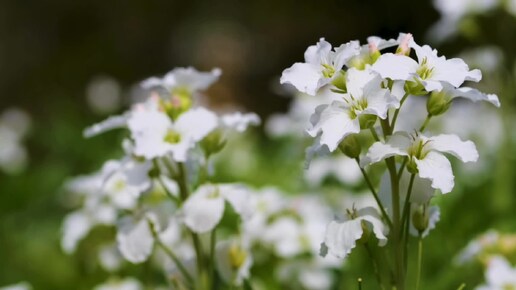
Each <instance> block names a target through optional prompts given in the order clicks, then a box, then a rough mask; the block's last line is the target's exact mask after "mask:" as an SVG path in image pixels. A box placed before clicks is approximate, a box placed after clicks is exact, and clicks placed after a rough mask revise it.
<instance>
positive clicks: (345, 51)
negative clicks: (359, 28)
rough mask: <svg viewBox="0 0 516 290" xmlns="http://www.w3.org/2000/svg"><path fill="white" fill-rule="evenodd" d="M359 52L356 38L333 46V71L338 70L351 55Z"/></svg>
mask: <svg viewBox="0 0 516 290" xmlns="http://www.w3.org/2000/svg"><path fill="white" fill-rule="evenodd" d="M359 53H360V43H359V42H358V41H357V40H353V41H350V42H348V43H345V44H342V45H341V46H339V47H336V48H335V54H334V58H335V59H334V60H333V62H334V67H335V71H340V70H341V69H342V67H343V66H344V64H345V63H346V62H348V61H349V60H350V59H351V58H352V57H354V56H356V55H358V54H359Z"/></svg>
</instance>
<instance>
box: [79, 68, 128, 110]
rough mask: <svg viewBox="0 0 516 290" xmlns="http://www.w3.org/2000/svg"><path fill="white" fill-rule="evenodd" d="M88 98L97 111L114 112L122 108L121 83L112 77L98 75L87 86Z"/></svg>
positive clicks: (90, 104) (93, 108)
mask: <svg viewBox="0 0 516 290" xmlns="http://www.w3.org/2000/svg"><path fill="white" fill-rule="evenodd" d="M86 100H87V101H88V105H89V106H90V108H91V109H92V110H93V111H94V112H96V113H99V114H109V113H113V112H115V111H116V110H118V109H119V108H120V105H121V102H122V100H121V88H120V85H119V84H118V82H117V81H116V80H115V79H113V78H112V77H109V76H97V77H95V78H93V79H92V80H91V81H90V83H89V84H88V86H87V88H86Z"/></svg>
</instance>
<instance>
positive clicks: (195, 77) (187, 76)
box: [170, 67, 222, 92]
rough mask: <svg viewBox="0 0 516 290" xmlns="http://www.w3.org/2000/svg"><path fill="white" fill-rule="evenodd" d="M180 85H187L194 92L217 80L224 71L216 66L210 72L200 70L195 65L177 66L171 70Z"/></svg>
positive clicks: (177, 84) (176, 82)
mask: <svg viewBox="0 0 516 290" xmlns="http://www.w3.org/2000/svg"><path fill="white" fill-rule="evenodd" d="M170 73H171V74H172V75H173V77H174V80H175V85H176V86H178V87H186V88H188V89H190V90H191V91H192V92H195V91H202V90H205V89H207V88H208V87H209V86H211V85H212V84H213V83H214V82H216V81H217V80H218V79H219V77H220V75H221V74H222V71H221V70H220V69H219V68H214V69H212V70H211V71H210V72H200V71H198V70H196V69H195V68H193V67H187V68H176V69H174V70H172V71H171V72H170Z"/></svg>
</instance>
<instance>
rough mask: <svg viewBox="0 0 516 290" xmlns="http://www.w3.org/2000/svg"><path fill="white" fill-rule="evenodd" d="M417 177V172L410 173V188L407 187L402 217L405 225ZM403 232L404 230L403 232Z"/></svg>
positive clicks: (402, 222)
mask: <svg viewBox="0 0 516 290" xmlns="http://www.w3.org/2000/svg"><path fill="white" fill-rule="evenodd" d="M415 177H416V174H414V173H412V175H410V181H409V185H408V189H407V195H406V196H405V205H404V206H403V216H402V218H401V224H402V225H404V224H405V222H408V216H409V212H410V197H411V196H412V187H413V185H414V179H415ZM401 234H403V231H402V232H401ZM407 234H408V233H407ZM402 236H403V235H402ZM402 236H400V238H402Z"/></svg>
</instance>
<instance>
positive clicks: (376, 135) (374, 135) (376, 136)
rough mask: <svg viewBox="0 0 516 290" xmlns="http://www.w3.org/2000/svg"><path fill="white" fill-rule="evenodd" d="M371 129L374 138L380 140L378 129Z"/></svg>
mask: <svg viewBox="0 0 516 290" xmlns="http://www.w3.org/2000/svg"><path fill="white" fill-rule="evenodd" d="M369 130H371V135H373V138H374V140H375V141H380V138H379V137H378V133H376V129H375V128H374V127H371V128H369Z"/></svg>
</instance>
